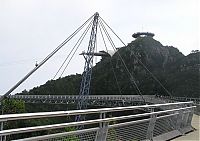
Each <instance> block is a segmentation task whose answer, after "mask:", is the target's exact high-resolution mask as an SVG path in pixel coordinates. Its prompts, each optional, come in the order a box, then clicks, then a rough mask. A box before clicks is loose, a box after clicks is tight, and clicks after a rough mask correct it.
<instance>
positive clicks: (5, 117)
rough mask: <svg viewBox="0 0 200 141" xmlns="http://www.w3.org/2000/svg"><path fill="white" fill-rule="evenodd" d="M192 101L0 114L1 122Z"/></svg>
mask: <svg viewBox="0 0 200 141" xmlns="http://www.w3.org/2000/svg"><path fill="white" fill-rule="evenodd" d="M192 103H193V102H192V101H190V102H177V103H164V104H154V105H141V106H128V107H115V108H100V109H86V110H71V111H57V112H39V113H22V114H8V115H0V122H3V121H11V120H19V119H35V118H45V117H56V116H72V115H82V114H91V113H103V112H104V113H106V112H117V111H122V110H133V109H140V108H156V107H161V106H170V105H182V104H192Z"/></svg>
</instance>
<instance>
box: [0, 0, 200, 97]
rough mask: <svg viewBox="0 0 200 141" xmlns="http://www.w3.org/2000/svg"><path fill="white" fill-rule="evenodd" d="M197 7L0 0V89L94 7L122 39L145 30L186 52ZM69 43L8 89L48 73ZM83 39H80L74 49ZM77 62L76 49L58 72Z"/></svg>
mask: <svg viewBox="0 0 200 141" xmlns="http://www.w3.org/2000/svg"><path fill="white" fill-rule="evenodd" d="M199 9H200V6H199V0H0V95H2V94H4V93H5V92H6V91H7V90H8V89H10V88H11V87H12V86H13V85H14V84H15V83H16V82H17V81H19V80H20V79H21V78H22V77H23V76H24V75H25V74H27V73H28V72H29V71H30V70H31V69H33V68H34V65H35V62H36V61H38V62H40V61H42V59H43V58H45V57H46V55H48V54H49V53H50V52H51V51H52V50H53V49H55V48H56V47H57V46H58V45H59V44H60V43H61V42H62V41H63V40H64V39H66V38H67V37H68V36H69V35H70V34H71V33H72V32H73V31H74V30H75V29H76V28H77V27H78V26H80V25H81V24H82V23H83V22H84V21H85V20H86V19H88V18H89V17H90V16H91V15H93V14H94V13H95V12H99V14H100V16H101V17H102V18H103V19H104V20H105V21H106V22H107V23H108V24H109V25H110V26H111V27H112V28H113V29H114V30H115V32H116V33H117V34H118V35H119V36H120V37H121V38H122V40H123V41H124V42H125V43H126V44H127V43H129V42H131V41H132V40H133V38H132V37H131V35H132V34H133V33H134V32H138V31H149V32H153V33H155V37H154V38H155V39H156V40H158V41H160V42H161V43H162V44H163V45H170V46H174V47H177V48H178V49H179V50H180V51H181V52H182V53H183V54H185V55H187V54H189V53H190V52H191V50H195V49H198V48H199V43H198V41H199V33H200V31H199V12H200V11H199ZM74 43H75V42H70V43H69V44H68V45H66V46H65V47H64V48H63V49H62V50H61V51H59V52H58V54H56V55H55V57H54V58H52V59H51V60H50V61H49V62H48V63H47V64H45V65H44V66H42V68H41V69H39V70H38V71H37V72H36V73H34V74H33V75H32V76H31V77H30V78H29V79H28V80H27V81H26V82H25V83H24V84H22V85H21V86H20V87H19V88H18V89H17V90H15V91H14V92H13V93H16V92H20V91H22V90H24V89H27V90H28V89H30V88H33V87H34V86H38V85H41V84H43V83H45V82H46V81H47V80H49V79H52V78H53V76H54V74H55V73H56V71H57V70H58V68H59V66H60V65H61V63H62V61H63V59H64V58H65V57H66V55H67V54H68V52H69V50H70V49H71V47H72V45H73V44H74ZM87 44H88V40H87V39H86V40H84V44H83V46H82V47H81V48H80V50H78V53H80V52H82V51H83V50H86V48H87ZM100 46H101V45H100ZM118 46H120V45H118ZM99 50H101V48H99ZM83 66H84V59H83V57H82V56H79V55H78V54H76V56H75V58H74V59H73V61H72V62H71V64H70V66H69V67H68V70H67V71H66V72H65V74H64V76H66V75H69V74H75V73H82V71H83Z"/></svg>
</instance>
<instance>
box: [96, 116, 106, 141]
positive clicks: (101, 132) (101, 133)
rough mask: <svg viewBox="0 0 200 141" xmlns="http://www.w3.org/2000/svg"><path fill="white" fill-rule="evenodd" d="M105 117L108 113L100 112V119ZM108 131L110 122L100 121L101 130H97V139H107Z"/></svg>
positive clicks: (98, 140)
mask: <svg viewBox="0 0 200 141" xmlns="http://www.w3.org/2000/svg"><path fill="white" fill-rule="evenodd" d="M105 118H106V113H100V119H105ZM107 133H108V123H107V122H100V123H99V130H98V131H97V134H96V139H95V141H106V137H107Z"/></svg>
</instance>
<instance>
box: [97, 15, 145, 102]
mask: <svg viewBox="0 0 200 141" xmlns="http://www.w3.org/2000/svg"><path fill="white" fill-rule="evenodd" d="M100 19H101V20H102V18H100ZM101 20H100V21H99V23H100V25H101V27H102V29H103V31H104V33H105V34H106V36H107V38H108V40H109V42H110V44H111V46H112V47H113V49H114V50H117V48H116V46H115V44H114V42H113V40H112V39H111V37H110V35H109V33H108V31H107V30H106V28H105V26H104V24H103V23H102V21H101ZM116 53H117V55H118V56H119V58H120V60H121V61H122V64H123V66H124V68H125V70H126V72H127V73H128V78H130V82H131V84H132V86H134V87H135V88H136V92H137V93H138V94H139V95H140V96H141V98H142V99H143V102H144V103H146V102H145V99H144V97H143V95H142V93H141V91H140V89H139V87H138V85H137V83H136V82H135V80H134V77H133V75H132V74H131V72H130V71H129V69H128V67H127V66H126V63H125V62H124V59H123V58H122V56H121V55H120V53H119V52H118V51H117V52H116Z"/></svg>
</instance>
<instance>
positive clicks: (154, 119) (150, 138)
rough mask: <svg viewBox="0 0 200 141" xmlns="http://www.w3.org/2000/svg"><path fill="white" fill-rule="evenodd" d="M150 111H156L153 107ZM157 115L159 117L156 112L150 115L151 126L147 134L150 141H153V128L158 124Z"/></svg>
mask: <svg viewBox="0 0 200 141" xmlns="http://www.w3.org/2000/svg"><path fill="white" fill-rule="evenodd" d="M150 111H151V112H154V108H151V109H150ZM156 117H157V115H155V114H154V115H151V116H150V118H151V119H150V121H149V126H148V129H147V136H146V138H147V139H148V140H150V141H153V130H154V127H155V124H156Z"/></svg>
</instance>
